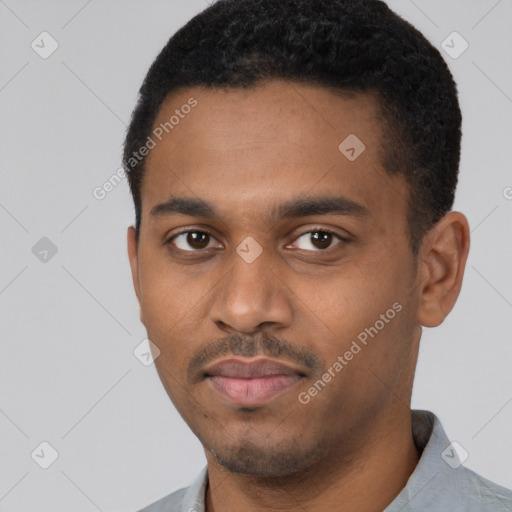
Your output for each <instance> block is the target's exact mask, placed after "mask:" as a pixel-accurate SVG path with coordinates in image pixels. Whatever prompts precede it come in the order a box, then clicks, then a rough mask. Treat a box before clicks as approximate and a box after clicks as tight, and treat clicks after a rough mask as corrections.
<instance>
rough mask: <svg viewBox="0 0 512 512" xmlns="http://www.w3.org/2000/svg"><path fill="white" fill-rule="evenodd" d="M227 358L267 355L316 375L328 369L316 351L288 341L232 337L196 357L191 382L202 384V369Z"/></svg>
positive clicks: (261, 336) (262, 336)
mask: <svg viewBox="0 0 512 512" xmlns="http://www.w3.org/2000/svg"><path fill="white" fill-rule="evenodd" d="M228 355H234V356H243V357H255V356H267V357H270V358H272V359H276V360H283V361H288V362H291V363H295V364H299V365H301V366H303V367H305V368H308V369H309V370H312V371H313V372H315V373H316V372H318V373H319V371H320V370H321V368H322V367H323V366H325V365H324V364H323V362H322V361H321V360H320V358H319V357H318V356H317V355H316V354H315V353H314V352H312V351H310V350H308V349H305V348H299V347H296V346H294V345H293V344H292V343H290V342H288V341H287V340H282V339H278V338H275V337H273V336H269V335H265V334H261V333H259V334H257V335H256V336H244V335H241V334H233V335H231V336H226V337H224V338H221V339H220V340H216V341H212V342H209V343H207V344H206V345H205V346H204V347H202V348H201V349H199V350H198V351H197V352H196V353H195V354H193V356H192V358H191V359H190V363H189V365H188V370H187V374H188V380H189V382H190V383H192V384H194V383H197V382H199V381H201V380H202V379H203V374H202V368H204V367H205V366H206V365H207V364H208V363H210V362H212V361H215V360H216V359H219V358H221V357H223V356H228Z"/></svg>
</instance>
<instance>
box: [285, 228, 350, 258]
mask: <svg viewBox="0 0 512 512" xmlns="http://www.w3.org/2000/svg"><path fill="white" fill-rule="evenodd" d="M301 238H303V239H304V240H305V241H306V243H305V244H304V247H299V249H302V250H306V251H316V252H318V251H325V250H326V249H329V248H330V247H331V244H332V243H333V241H335V240H336V239H338V241H341V242H344V241H348V240H346V239H344V238H343V237H341V236H339V235H337V234H335V233H333V232H331V231H328V230H326V229H317V230H315V231H308V232H307V233H304V234H302V235H301V236H299V237H298V238H297V241H296V242H295V244H297V243H298V241H299V240H300V239H301ZM338 244H339V242H338ZM338 244H335V245H338Z"/></svg>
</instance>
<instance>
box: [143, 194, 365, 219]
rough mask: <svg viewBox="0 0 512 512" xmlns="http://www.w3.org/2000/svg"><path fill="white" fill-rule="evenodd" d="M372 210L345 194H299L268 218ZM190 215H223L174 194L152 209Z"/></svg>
mask: <svg viewBox="0 0 512 512" xmlns="http://www.w3.org/2000/svg"><path fill="white" fill-rule="evenodd" d="M369 214H370V211H369V210H368V209H367V208H366V207H365V206H363V205H361V204H359V203H356V202H354V201H352V200H351V199H347V198H346V197H342V196H319V197H298V198H294V199H291V200H289V201H285V202H283V203H281V204H278V205H275V206H273V207H271V208H270V214H269V215H268V217H267V220H269V221H270V222H273V221H276V220H284V219H291V218H297V217H307V216H310V215H348V216H353V217H366V216H368V215H369ZM171 215H188V216H191V217H204V218H208V219H210V218H214V217H220V215H219V214H218V213H217V211H216V210H215V208H214V207H213V206H212V205H211V204H210V203H208V202H207V201H204V200H203V199H198V198H192V197H184V196H174V195H171V196H170V197H169V199H167V201H165V202H164V203H160V204H157V205H155V206H153V208H151V211H150V216H151V217H167V216H171Z"/></svg>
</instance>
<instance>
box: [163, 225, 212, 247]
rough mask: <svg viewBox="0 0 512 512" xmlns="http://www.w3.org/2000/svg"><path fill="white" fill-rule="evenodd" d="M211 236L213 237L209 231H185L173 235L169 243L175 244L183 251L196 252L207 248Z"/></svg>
mask: <svg viewBox="0 0 512 512" xmlns="http://www.w3.org/2000/svg"><path fill="white" fill-rule="evenodd" d="M211 238H213V237H212V235H211V234H210V233H208V232H207V231H198V230H195V231H183V232H182V233H178V234H176V235H174V236H172V237H171V238H170V239H169V241H168V242H167V243H168V244H173V245H175V246H176V247H177V248H178V249H180V250H182V251H187V252H195V251H198V250H201V249H206V248H207V247H208V243H209V242H210V239H211ZM190 248H192V250H190Z"/></svg>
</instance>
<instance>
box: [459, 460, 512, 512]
mask: <svg viewBox="0 0 512 512" xmlns="http://www.w3.org/2000/svg"><path fill="white" fill-rule="evenodd" d="M465 472H466V477H467V482H468V502H469V504H470V510H471V511H475V512H476V511H478V512H491V511H492V512H502V511H503V512H505V511H511V510H512V489H507V488H506V487H502V486H501V485H498V484H496V483H494V482H491V481H490V480H487V478H484V477H483V476H481V475H479V474H478V473H475V472H474V471H472V470H471V469H468V468H465Z"/></svg>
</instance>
